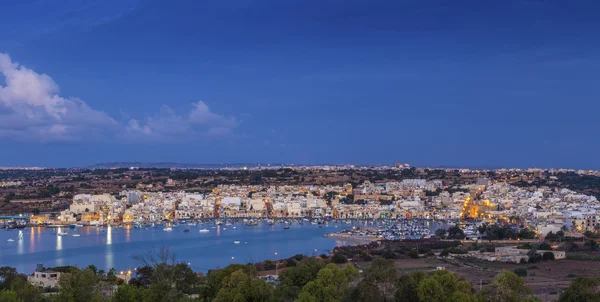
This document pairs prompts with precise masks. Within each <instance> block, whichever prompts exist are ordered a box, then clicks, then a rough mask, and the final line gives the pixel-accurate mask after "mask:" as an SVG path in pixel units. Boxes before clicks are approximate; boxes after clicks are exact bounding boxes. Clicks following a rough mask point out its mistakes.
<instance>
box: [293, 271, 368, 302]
mask: <svg viewBox="0 0 600 302" xmlns="http://www.w3.org/2000/svg"><path fill="white" fill-rule="evenodd" d="M357 276H358V269H356V268H355V267H354V266H353V265H351V264H348V265H347V266H346V267H345V268H344V269H343V270H342V269H340V268H339V267H338V266H337V265H335V264H328V265H327V266H325V267H324V268H323V269H321V270H320V271H319V274H318V275H317V279H316V280H314V281H310V282H308V283H307V284H306V285H305V286H304V287H303V288H302V291H301V292H300V295H299V296H298V301H299V302H312V301H323V302H336V301H341V300H342V298H343V297H344V293H345V292H346V289H347V288H348V281H349V280H352V279H353V278H355V277H357Z"/></svg>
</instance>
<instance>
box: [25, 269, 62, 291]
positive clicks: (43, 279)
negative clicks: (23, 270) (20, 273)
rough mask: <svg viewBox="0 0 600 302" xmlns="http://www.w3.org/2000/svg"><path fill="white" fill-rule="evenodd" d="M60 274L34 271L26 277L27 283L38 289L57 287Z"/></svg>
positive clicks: (49, 271)
mask: <svg viewBox="0 0 600 302" xmlns="http://www.w3.org/2000/svg"><path fill="white" fill-rule="evenodd" d="M60 274H61V273H60V272H55V271H51V270H45V271H35V272H34V273H33V275H31V276H28V277H27V281H29V283H31V284H33V285H36V286H40V287H44V288H46V287H53V288H54V287H58V280H59V279H60Z"/></svg>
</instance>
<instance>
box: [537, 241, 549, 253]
mask: <svg viewBox="0 0 600 302" xmlns="http://www.w3.org/2000/svg"><path fill="white" fill-rule="evenodd" d="M538 250H542V251H551V250H552V247H551V246H550V245H549V244H548V243H546V242H542V243H541V244H540V245H539V246H538Z"/></svg>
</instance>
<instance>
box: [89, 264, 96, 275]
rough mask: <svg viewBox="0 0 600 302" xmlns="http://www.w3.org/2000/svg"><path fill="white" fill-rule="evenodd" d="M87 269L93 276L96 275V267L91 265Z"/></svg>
mask: <svg viewBox="0 0 600 302" xmlns="http://www.w3.org/2000/svg"><path fill="white" fill-rule="evenodd" d="M87 268H88V269H90V270H91V271H92V272H94V275H97V274H98V267H97V266H95V265H93V264H91V265H89V266H88V267H87Z"/></svg>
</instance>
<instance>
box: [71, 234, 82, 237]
mask: <svg viewBox="0 0 600 302" xmlns="http://www.w3.org/2000/svg"><path fill="white" fill-rule="evenodd" d="M72 236H73V237H79V236H81V235H79V234H73V235H72Z"/></svg>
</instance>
